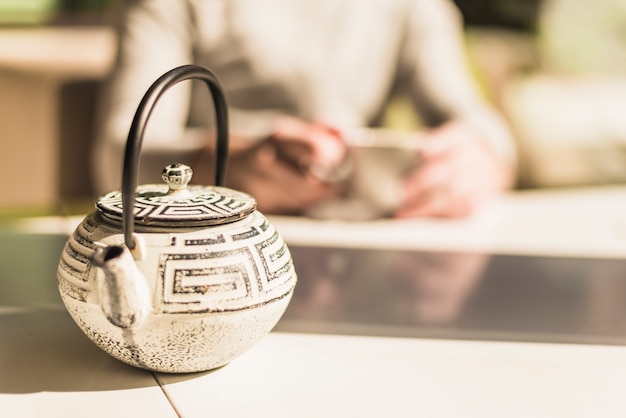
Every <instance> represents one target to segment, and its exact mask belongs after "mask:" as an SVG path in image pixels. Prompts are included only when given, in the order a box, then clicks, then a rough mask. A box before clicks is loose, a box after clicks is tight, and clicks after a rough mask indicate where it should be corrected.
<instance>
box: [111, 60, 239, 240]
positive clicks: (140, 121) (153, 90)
mask: <svg viewBox="0 0 626 418" xmlns="http://www.w3.org/2000/svg"><path fill="white" fill-rule="evenodd" d="M191 79H199V80H202V81H204V82H205V83H206V85H207V87H208V88H209V90H210V91H211V95H212V97H213V103H214V106H215V121H216V129H217V148H216V153H215V158H216V164H215V184H216V185H218V186H221V185H223V183H224V178H225V176H226V164H227V162H228V112H227V108H226V99H225V98H224V93H223V91H222V87H221V85H220V82H219V80H218V79H217V76H216V75H215V74H213V72H211V71H210V70H208V69H206V68H204V67H200V66H198V65H183V66H180V67H177V68H174V69H172V70H170V71H168V72H166V73H165V74H163V75H162V76H161V77H159V78H158V79H157V80H156V81H155V82H154V83H153V84H152V85H151V86H150V88H149V89H148V91H147V92H146V94H145V95H144V96H143V99H141V102H140V103H139V107H138V108H137V111H136V112H135V117H134V118H133V122H132V124H131V127H130V131H129V133H128V140H127V141H126V151H125V153H124V169H123V173H122V213H123V219H122V225H123V228H124V241H125V243H126V246H127V247H128V248H130V249H133V248H135V241H134V238H133V233H134V229H135V225H134V224H135V214H134V206H135V191H136V189H137V174H138V167H139V154H140V153H141V144H142V142H143V135H144V132H145V129H146V125H147V123H148V119H149V118H150V115H151V114H152V110H153V109H154V106H155V105H156V103H157V101H158V100H159V98H160V97H161V95H162V94H163V93H164V92H165V91H166V90H167V89H169V88H170V87H172V86H173V85H175V84H177V83H179V82H181V81H185V80H191Z"/></svg>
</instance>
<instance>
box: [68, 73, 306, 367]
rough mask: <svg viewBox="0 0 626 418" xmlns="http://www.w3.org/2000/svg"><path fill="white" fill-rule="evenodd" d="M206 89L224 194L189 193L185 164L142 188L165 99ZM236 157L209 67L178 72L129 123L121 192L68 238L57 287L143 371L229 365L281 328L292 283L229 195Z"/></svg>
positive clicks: (272, 243) (250, 210) (275, 237)
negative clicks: (152, 120)
mask: <svg viewBox="0 0 626 418" xmlns="http://www.w3.org/2000/svg"><path fill="white" fill-rule="evenodd" d="M189 79H200V80H202V81H204V82H205V84H206V85H207V86H208V88H209V90H210V91H211V93H212V97H213V101H214V108H215V114H216V122H217V123H216V124H217V149H216V175H215V182H216V186H197V185H190V184H189V183H190V180H191V176H192V171H191V169H190V168H189V167H188V166H184V165H181V164H172V165H170V166H168V167H166V168H165V169H164V170H163V174H162V177H163V179H164V181H165V183H166V184H161V185H154V184H150V185H143V186H139V187H137V167H138V162H139V154H140V150H141V144H142V141H143V134H144V130H145V127H146V124H147V122H148V119H149V117H150V114H151V112H152V110H153V108H154V106H155V104H156V103H157V101H158V99H159V97H160V96H161V95H162V94H163V93H164V92H165V91H166V90H167V89H168V88H170V87H172V86H173V85H175V84H177V83H178V82H181V81H184V80H189ZM227 158H228V124H227V111H226V102H225V99H224V96H223V93H222V89H221V86H220V84H219V81H218V79H217V77H216V76H215V75H214V74H213V73H212V72H211V71H210V70H207V69H206V68H203V67H199V66H195V65H186V66H182V67H178V68H175V69H173V70H171V71H169V72H167V73H165V74H164V75H163V76H161V77H160V78H159V79H158V80H156V81H155V82H154V83H153V84H152V86H151V87H150V88H149V89H148V91H147V92H146V94H145V95H144V97H143V99H142V101H141V102H140V104H139V107H138V109H137V112H136V113H135V117H134V119H133V122H132V125H131V128H130V132H129V135H128V140H127V144H126V151H125V155H124V166H123V176H122V177H123V178H122V188H121V191H115V192H111V193H108V194H106V195H104V196H102V197H101V198H100V199H99V200H98V201H97V203H96V210H95V212H94V213H92V214H90V215H88V216H87V217H86V218H85V219H84V220H83V222H82V223H81V224H80V225H79V226H78V227H77V229H76V230H75V231H74V233H73V235H72V236H71V237H70V238H69V239H68V242H67V244H66V245H65V247H64V250H63V252H62V255H61V260H60V262H59V267H58V271H57V281H58V286H59V291H60V294H61V298H62V300H63V303H64V304H65V307H66V308H67V310H68V311H69V313H70V315H71V316H72V318H73V319H74V321H75V322H76V323H77V325H78V326H79V327H80V328H81V329H82V330H83V332H84V333H85V334H86V335H87V336H88V337H89V338H90V339H91V340H92V341H93V342H94V343H96V344H97V345H98V346H99V347H101V348H102V349H103V350H104V351H106V352H108V353H109V354H111V355H112V356H114V357H116V358H117V359H119V360H121V361H123V362H126V363H128V364H131V365H133V366H136V367H140V368H145V369H148V370H154V371H162V372H176V373H180V372H195V371H203V370H209V369H213V368H216V367H220V366H222V365H225V364H227V363H228V362H230V361H231V360H232V359H233V358H235V357H237V356H238V355H239V354H241V353H243V352H244V351H246V350H247V349H249V348H250V347H252V346H253V345H254V344H255V343H256V342H258V341H259V340H260V339H261V338H262V337H263V336H265V335H266V334H267V333H268V332H269V331H270V330H271V329H272V328H273V327H274V325H275V324H276V323H277V321H278V320H279V319H280V317H281V316H282V314H283V313H284V311H285V309H286V308H287V305H288V304H289V301H290V299H291V296H292V293H293V290H294V287H295V284H296V280H297V279H296V273H295V270H294V266H293V261H292V259H291V255H290V253H289V250H288V248H287V247H286V245H285V243H284V241H283V239H282V238H281V236H280V235H279V234H278V232H277V231H276V229H275V228H274V227H273V226H272V224H271V223H270V222H269V221H268V219H267V218H266V217H265V216H264V215H263V214H261V213H260V212H259V211H257V210H256V202H255V200H254V199H253V198H252V197H251V196H249V195H247V194H244V193H242V192H238V191H235V190H231V189H228V188H225V187H222V186H221V184H222V183H223V180H224V174H225V168H226V162H227Z"/></svg>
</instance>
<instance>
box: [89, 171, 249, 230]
mask: <svg viewBox="0 0 626 418" xmlns="http://www.w3.org/2000/svg"><path fill="white" fill-rule="evenodd" d="M192 174H193V172H192V170H191V168H190V167H188V166H186V165H184V164H171V165H169V166H167V167H165V168H164V169H163V173H162V175H161V177H162V178H163V180H164V181H165V183H166V184H148V185H143V186H139V187H137V190H136V193H135V207H134V214H135V224H137V225H145V226H165V227H188V226H208V225H219V224H225V223H229V222H234V221H236V220H239V219H242V218H244V217H246V216H247V215H249V214H250V213H252V212H254V210H255V209H256V201H255V200H254V198H253V197H252V196H250V195H248V194H246V193H242V192H239V191H235V190H232V189H228V188H226V187H219V186H198V185H188V184H189V182H190V181H191V176H192ZM96 207H97V209H98V212H99V213H100V214H102V215H103V216H104V217H105V218H106V219H109V220H112V221H114V222H122V219H123V210H122V193H121V192H120V191H115V192H111V193H108V194H105V195H104V196H102V197H101V198H100V199H99V200H98V202H97V203H96Z"/></svg>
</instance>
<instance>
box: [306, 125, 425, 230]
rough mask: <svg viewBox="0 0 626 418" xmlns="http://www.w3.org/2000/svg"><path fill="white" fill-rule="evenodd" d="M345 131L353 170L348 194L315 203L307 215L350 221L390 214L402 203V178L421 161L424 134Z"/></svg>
mask: <svg viewBox="0 0 626 418" xmlns="http://www.w3.org/2000/svg"><path fill="white" fill-rule="evenodd" d="M342 133H343V137H344V140H345V142H346V145H347V147H348V156H347V163H346V164H348V167H349V170H350V171H349V175H348V178H347V180H346V182H347V195H346V196H345V197H342V198H340V199H335V200H332V201H328V202H323V203H321V204H318V205H316V206H315V207H314V208H312V209H311V210H310V211H309V212H308V215H310V216H312V217H317V218H341V219H348V220H363V219H372V218H379V217H383V216H388V215H390V214H391V213H393V211H394V210H396V209H398V208H399V206H400V204H401V203H402V195H403V193H402V182H403V179H404V178H405V176H406V175H407V173H408V172H409V171H410V170H412V169H414V168H415V167H417V165H418V164H419V156H418V150H419V147H420V143H421V135H422V134H421V133H420V132H412V131H398V130H392V129H383V128H354V129H348V130H343V131H342ZM342 170H346V167H343V168H342Z"/></svg>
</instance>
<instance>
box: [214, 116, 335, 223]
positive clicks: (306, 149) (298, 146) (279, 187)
mask: <svg viewBox="0 0 626 418" xmlns="http://www.w3.org/2000/svg"><path fill="white" fill-rule="evenodd" d="M235 149H236V148H235ZM345 152H346V151H345V147H344V145H343V142H342V141H341V139H340V135H339V133H338V132H336V131H334V130H332V129H330V128H328V127H326V126H324V125H321V124H317V123H311V122H307V121H303V120H300V119H296V118H292V117H283V118H280V119H279V120H277V121H276V123H275V125H274V130H273V133H272V135H271V136H270V137H269V138H268V139H267V140H264V141H262V142H260V143H259V144H257V145H255V146H253V147H252V148H249V149H243V150H239V151H235V152H233V153H232V156H231V158H230V161H229V169H228V175H227V180H226V181H227V185H228V186H229V187H232V188H234V189H237V190H241V191H244V192H246V193H248V194H250V195H252V196H253V197H254V198H255V199H256V201H257V207H258V208H259V210H261V211H262V212H266V213H275V214H290V213H300V212H302V211H303V210H304V209H306V208H307V207H309V206H310V205H312V204H314V203H316V202H319V201H321V200H323V199H326V198H329V197H331V196H334V195H337V194H338V193H339V192H340V191H339V189H338V188H337V187H334V186H333V185H331V184H329V183H327V182H325V181H324V180H323V179H322V178H320V176H319V175H317V174H316V173H317V172H320V171H323V170H324V168H325V167H332V166H333V165H335V164H339V163H340V162H341V161H342V160H343V158H344V155H345Z"/></svg>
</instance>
